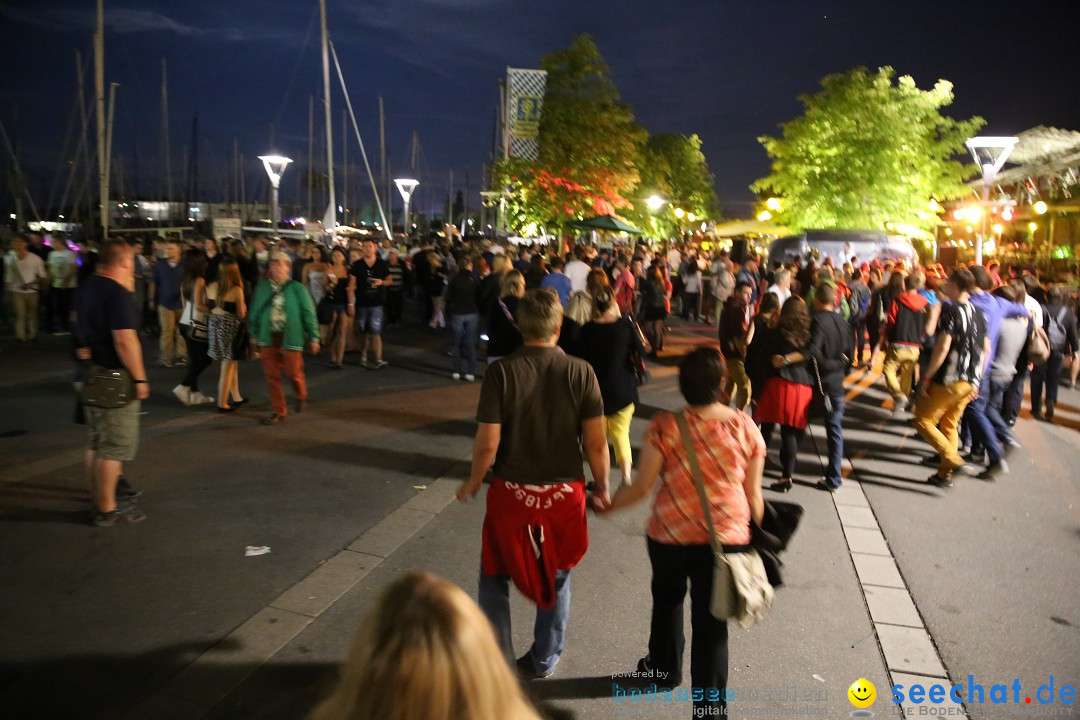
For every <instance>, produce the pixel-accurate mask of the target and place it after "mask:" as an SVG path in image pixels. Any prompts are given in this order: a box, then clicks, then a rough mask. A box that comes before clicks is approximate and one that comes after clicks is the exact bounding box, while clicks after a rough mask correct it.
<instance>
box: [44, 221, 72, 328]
mask: <svg viewBox="0 0 1080 720" xmlns="http://www.w3.org/2000/svg"><path fill="white" fill-rule="evenodd" d="M52 249H53V251H52V252H51V253H49V260H48V264H49V277H50V278H51V279H52V292H51V293H50V295H49V298H50V302H49V305H50V307H49V312H50V313H52V318H53V319H54V320H55V319H59V321H60V322H59V325H58V326H57V327H59V328H60V331H61V333H65V334H66V333H67V331H68V323H69V320H70V315H71V296H72V294H73V293H74V292H75V271H76V270H77V269H78V267H79V263H78V261H77V260H76V258H75V253H73V252H72V251H71V248H69V247H68V244H67V238H65V237H64V236H63V235H54V236H53V239H52Z"/></svg>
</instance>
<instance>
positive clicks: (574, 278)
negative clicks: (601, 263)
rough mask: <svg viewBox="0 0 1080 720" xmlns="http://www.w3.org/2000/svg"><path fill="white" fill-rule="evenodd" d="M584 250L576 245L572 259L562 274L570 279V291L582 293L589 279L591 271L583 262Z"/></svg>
mask: <svg viewBox="0 0 1080 720" xmlns="http://www.w3.org/2000/svg"><path fill="white" fill-rule="evenodd" d="M584 260H585V249H584V248H583V247H582V246H581V245H578V246H577V247H576V248H574V259H573V260H571V261H570V262H568V263H566V267H565V268H563V273H564V274H565V275H566V277H568V278H570V291H571V292H575V293H576V292H582V291H584V290H585V284H586V282H587V281H588V279H589V271H590V270H592V268H591V267H589V265H588V263H586V262H585V261H584Z"/></svg>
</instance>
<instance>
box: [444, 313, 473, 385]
mask: <svg viewBox="0 0 1080 720" xmlns="http://www.w3.org/2000/svg"><path fill="white" fill-rule="evenodd" d="M479 329H480V315H479V313H469V314H467V315H451V316H450V332H451V337H452V338H453V339H452V340H451V345H450V364H451V367H452V368H453V371H454V372H456V373H465V374H467V375H472V374H473V373H475V372H476V342H477V332H478V331H479ZM462 354H464V358H462Z"/></svg>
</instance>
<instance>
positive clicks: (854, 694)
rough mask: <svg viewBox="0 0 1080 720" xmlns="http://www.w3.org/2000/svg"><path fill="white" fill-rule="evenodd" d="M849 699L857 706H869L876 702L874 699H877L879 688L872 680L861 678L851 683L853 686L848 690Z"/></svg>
mask: <svg viewBox="0 0 1080 720" xmlns="http://www.w3.org/2000/svg"><path fill="white" fill-rule="evenodd" d="M847 696H848V700H850V701H851V704H852V705H854V706H855V707H857V708H860V709H863V708H868V707H870V706H871V705H873V704H874V700H876V699H877V688H875V687H874V683H872V682H870V681H869V680H867V679H866V678H859V679H858V680H856V681H855V682H853V683H851V687H849V688H848V691H847Z"/></svg>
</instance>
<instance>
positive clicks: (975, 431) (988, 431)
mask: <svg viewBox="0 0 1080 720" xmlns="http://www.w3.org/2000/svg"><path fill="white" fill-rule="evenodd" d="M989 401H990V381H989V380H988V379H983V382H982V384H981V385H980V386H979V396H978V397H977V398H975V399H974V400H972V401H971V402H970V403H968V406H967V409H965V410H964V423H965V425H966V426H967V427H968V428H970V429H971V447H972V448H984V449H985V450H986V459H987V460H988V461H989V462H992V463H994V462H997V461H998V460H1000V459H1001V458H1002V455H1003V453H1002V450H1001V443H1000V442H999V441H998V436H997V430H996V429H995V428H994V424H993V423H992V422H990V418H989V417H988V416H987V412H986V406H987V405H988V404H989ZM998 417H999V419H1000V417H1001V416H1000V414H999V415H998ZM1001 425H1002V427H1005V429H1006V430H1008V427H1007V426H1005V422H1004V421H1002V423H1001Z"/></svg>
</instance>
